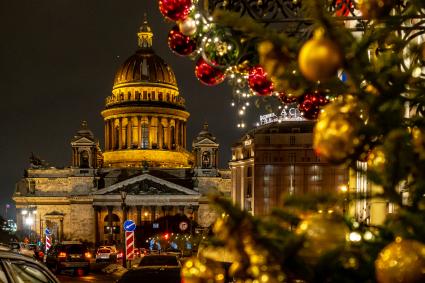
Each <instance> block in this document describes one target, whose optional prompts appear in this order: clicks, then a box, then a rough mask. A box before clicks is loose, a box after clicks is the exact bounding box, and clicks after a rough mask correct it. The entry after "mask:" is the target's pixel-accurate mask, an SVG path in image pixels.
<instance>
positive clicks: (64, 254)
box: [58, 252, 66, 257]
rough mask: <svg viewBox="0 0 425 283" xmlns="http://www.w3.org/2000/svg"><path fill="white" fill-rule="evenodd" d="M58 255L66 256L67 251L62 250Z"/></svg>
mask: <svg viewBox="0 0 425 283" xmlns="http://www.w3.org/2000/svg"><path fill="white" fill-rule="evenodd" d="M58 257H66V253H65V252H60V253H59V255H58Z"/></svg>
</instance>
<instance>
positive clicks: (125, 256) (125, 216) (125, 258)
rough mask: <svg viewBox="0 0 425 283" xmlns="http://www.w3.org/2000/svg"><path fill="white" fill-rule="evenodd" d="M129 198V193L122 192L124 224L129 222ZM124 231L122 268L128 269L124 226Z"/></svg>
mask: <svg viewBox="0 0 425 283" xmlns="http://www.w3.org/2000/svg"><path fill="white" fill-rule="evenodd" d="M126 198H127V192H126V191H121V208H122V218H123V220H122V223H123V224H124V222H125V221H126V220H127V208H126V205H125V199H126ZM121 228H122V229H123V231H122V239H123V240H122V243H123V247H124V248H123V250H124V251H123V253H122V254H123V256H122V266H123V267H125V268H127V254H126V252H127V251H126V239H125V230H124V225H122V227H121Z"/></svg>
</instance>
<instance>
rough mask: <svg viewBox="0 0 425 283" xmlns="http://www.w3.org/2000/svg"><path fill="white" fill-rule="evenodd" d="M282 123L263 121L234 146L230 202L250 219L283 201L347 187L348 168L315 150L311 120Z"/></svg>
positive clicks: (291, 120)
mask: <svg viewBox="0 0 425 283" xmlns="http://www.w3.org/2000/svg"><path fill="white" fill-rule="evenodd" d="M266 118H267V119H270V117H266ZM286 118H288V117H282V120H281V119H280V118H279V119H278V120H276V121H275V119H270V121H265V122H264V125H261V126H258V127H257V128H254V129H253V130H251V131H249V132H248V133H247V134H245V135H244V136H243V137H242V138H241V139H240V140H239V142H237V143H236V144H235V145H234V146H233V147H232V160H231V161H230V162H229V165H230V169H231V179H232V192H231V195H232V200H233V202H234V203H236V204H237V205H238V206H239V207H240V208H242V209H245V210H247V211H249V212H251V213H252V214H254V215H265V214H268V213H270V212H271V209H272V208H273V207H281V206H282V203H283V197H284V196H287V195H297V194H305V193H308V192H336V191H337V190H338V188H339V187H340V186H342V185H346V184H347V183H348V169H346V168H344V167H338V166H333V165H330V164H328V163H326V162H324V161H323V160H321V159H320V157H318V156H317V155H316V153H315V151H314V150H313V147H312V143H313V133H312V131H313V126H314V121H306V120H302V119H290V118H288V119H286Z"/></svg>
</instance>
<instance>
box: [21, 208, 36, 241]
mask: <svg viewBox="0 0 425 283" xmlns="http://www.w3.org/2000/svg"><path fill="white" fill-rule="evenodd" d="M21 214H22V218H23V222H24V224H25V225H26V226H28V238H29V240H30V241H31V240H32V239H31V238H32V228H33V225H36V215H37V210H36V209H24V210H22V211H21ZM34 227H35V226H34ZM35 230H36V229H34V231H35ZM36 233H37V232H36Z"/></svg>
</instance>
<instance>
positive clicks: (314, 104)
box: [298, 91, 329, 119]
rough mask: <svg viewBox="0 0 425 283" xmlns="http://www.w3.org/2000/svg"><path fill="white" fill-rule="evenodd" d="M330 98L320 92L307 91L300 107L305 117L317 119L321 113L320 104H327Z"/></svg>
mask: <svg viewBox="0 0 425 283" xmlns="http://www.w3.org/2000/svg"><path fill="white" fill-rule="evenodd" d="M328 102H329V100H327V99H326V97H325V96H323V95H322V94H321V93H320V92H318V91H315V92H313V93H306V94H304V95H303V97H302V98H301V101H300V104H299V105H298V109H299V110H300V111H301V112H302V113H303V116H304V118H307V119H317V116H319V113H320V106H323V105H326V104H327V103H328Z"/></svg>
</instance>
